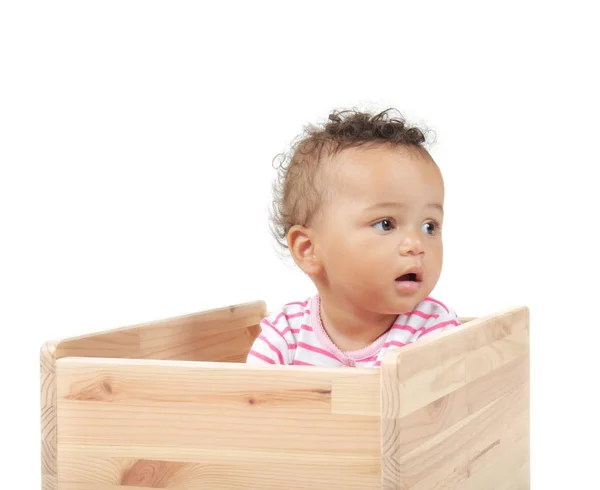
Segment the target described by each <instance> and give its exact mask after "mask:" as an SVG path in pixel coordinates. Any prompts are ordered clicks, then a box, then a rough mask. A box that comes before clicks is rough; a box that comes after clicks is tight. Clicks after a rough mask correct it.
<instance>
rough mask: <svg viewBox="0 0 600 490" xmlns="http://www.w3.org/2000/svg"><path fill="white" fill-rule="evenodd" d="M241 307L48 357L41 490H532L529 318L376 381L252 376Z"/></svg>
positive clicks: (419, 356)
mask: <svg viewBox="0 0 600 490" xmlns="http://www.w3.org/2000/svg"><path fill="white" fill-rule="evenodd" d="M265 315H266V311H265V304H264V302H255V303H248V304H243V305H236V306H231V307H227V308H221V309H218V310H211V311H205V312H200V313H197V314H193V315H188V316H184V317H177V318H171V319H167V320H163V321H158V322H154V323H149V324H143V325H136V326H133V327H127V328H122V329H117V330H112V331H107V332H102V333H98V334H93V335H87V336H83V337H78V338H72V339H66V340H62V341H57V342H47V343H46V344H44V346H43V347H42V350H41V421H42V480H43V481H42V488H43V490H127V489H129V490H133V489H134V488H135V489H138V488H168V489H174V490H175V489H177V490H184V489H186V490H195V489H198V490H199V489H202V490H209V489H214V490H234V489H235V490H238V489H260V490H271V489H272V490H275V489H277V490H295V489H306V488H309V489H311V490H332V489H338V488H340V489H345V490H350V489H361V490H365V489H386V490H387V489H415V490H416V489H440V490H449V489H460V490H467V489H468V490H493V489H497V490H500V489H502V490H508V489H528V488H529V311H528V309H527V308H525V307H521V308H515V309H511V310H508V311H504V312H500V313H497V314H493V315H489V316H486V317H482V318H464V319H462V321H463V325H462V326H461V327H458V328H457V329H455V330H453V331H449V332H443V333H439V334H435V335H434V334H432V335H430V336H429V337H425V338H423V339H422V340H421V341H419V342H417V343H415V344H412V345H409V346H407V347H403V348H400V349H397V350H395V351H392V352H390V353H389V354H388V355H387V357H386V358H385V359H384V362H383V363H382V366H381V368H370V369H366V368H318V367H308V366H264V367H263V366H259V367H250V366H247V365H245V364H244V363H243V361H244V360H245V357H246V353H247V352H248V350H249V348H250V345H251V343H252V341H253V340H254V338H255V337H256V335H257V334H258V332H259V322H260V320H261V318H262V317H263V316H265Z"/></svg>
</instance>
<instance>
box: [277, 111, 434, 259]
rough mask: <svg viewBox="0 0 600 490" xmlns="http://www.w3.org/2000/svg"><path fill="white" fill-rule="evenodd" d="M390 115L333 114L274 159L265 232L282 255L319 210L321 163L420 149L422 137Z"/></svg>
mask: <svg viewBox="0 0 600 490" xmlns="http://www.w3.org/2000/svg"><path fill="white" fill-rule="evenodd" d="M392 112H398V111H397V110H396V109H386V110H384V111H382V112H379V113H377V114H371V113H368V112H360V111H358V110H356V109H353V110H336V111H334V112H332V113H331V114H329V117H328V122H326V123H325V124H324V125H322V126H315V125H312V124H310V125H308V126H306V127H305V128H304V132H303V134H301V135H300V136H299V137H298V138H296V142H295V143H294V144H292V147H291V149H290V151H289V152H288V153H284V154H280V155H278V156H277V157H276V158H275V160H277V159H279V165H278V168H277V170H278V175H277V179H276V181H275V182H274V184H273V205H272V210H271V213H270V218H271V223H270V228H271V233H272V234H273V237H274V238H275V240H276V241H277V242H278V244H279V245H280V246H281V248H282V249H284V250H287V248H288V246H287V234H288V232H289V230H290V228H291V227H292V226H294V225H303V226H308V225H309V224H310V220H311V219H312V218H313V216H314V215H315V214H316V213H317V211H318V210H319V206H320V204H321V201H322V197H323V191H324V189H323V186H319V185H318V179H317V176H318V174H319V171H320V170H321V169H322V167H323V163H324V161H325V159H328V158H329V159H330V158H331V157H333V156H334V155H336V154H338V153H339V152H341V151H342V150H345V149H347V148H356V147H360V146H364V145H368V144H371V145H378V144H389V145H392V146H407V147H416V148H424V145H425V142H426V138H425V134H424V131H423V130H421V129H419V128H417V127H415V126H408V125H407V124H406V121H405V120H404V118H402V116H401V115H400V117H393V116H392V115H391V113H392ZM398 114H399V113H398Z"/></svg>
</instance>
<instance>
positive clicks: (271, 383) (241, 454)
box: [57, 358, 381, 490]
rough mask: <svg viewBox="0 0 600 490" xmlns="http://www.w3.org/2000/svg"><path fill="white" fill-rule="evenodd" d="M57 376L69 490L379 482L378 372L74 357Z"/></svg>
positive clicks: (61, 473) (63, 475)
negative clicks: (78, 488)
mask: <svg viewBox="0 0 600 490" xmlns="http://www.w3.org/2000/svg"><path fill="white" fill-rule="evenodd" d="M57 375H58V376H57V379H58V383H57V401H58V421H59V430H58V448H59V452H58V478H59V481H60V482H61V485H62V483H63V482H65V483H71V484H73V483H81V484H89V485H92V484H95V485H105V486H106V488H111V486H117V487H118V486H119V485H130V486H131V485H134V486H135V485H137V484H138V483H139V482H142V483H143V485H142V483H139V484H140V485H142V486H147V487H149V488H182V489H183V488H203V489H224V490H226V489H234V488H235V489H237V488H248V489H253V488H256V489H258V488H261V489H280V488H286V489H290V490H292V489H300V488H302V489H304V488H306V487H311V488H313V489H315V490H319V489H323V490H326V489H331V488H333V487H335V486H342V487H343V488H347V489H354V488H356V489H359V488H360V489H365V488H378V486H379V485H380V483H379V482H380V461H381V459H380V451H381V446H380V430H381V429H380V416H379V412H378V411H376V410H374V404H373V393H377V392H378V387H379V372H378V370H376V369H352V370H347V369H339V368H323V369H321V368H311V367H299V366H279V367H277V368H273V369H258V368H250V367H248V366H244V365H239V364H222V363H221V364H219V363H198V362H187V361H156V360H130V359H86V358H65V359H61V360H58V361H57ZM352 383H355V384H356V386H358V387H361V386H362V387H363V388H364V389H357V390H354V391H351V390H349V386H350V385H351V384H352ZM371 384H372V385H373V386H371ZM361 407H362V408H361ZM363 408H364V409H363ZM375 408H376V405H375ZM82 488H83V487H82ZM92 488H93V487H92ZM98 488H104V487H102V486H99V487H98ZM119 488H120V487H119Z"/></svg>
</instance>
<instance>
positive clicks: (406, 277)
mask: <svg viewBox="0 0 600 490" xmlns="http://www.w3.org/2000/svg"><path fill="white" fill-rule="evenodd" d="M421 280H422V277H421V274H417V273H416V272H410V273H408V274H403V275H401V276H400V277H397V278H396V281H398V282H421Z"/></svg>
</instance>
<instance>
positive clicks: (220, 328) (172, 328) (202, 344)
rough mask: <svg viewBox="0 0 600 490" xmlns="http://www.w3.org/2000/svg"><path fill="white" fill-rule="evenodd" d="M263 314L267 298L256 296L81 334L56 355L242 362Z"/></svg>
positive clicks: (62, 345) (60, 347) (65, 342)
mask: <svg viewBox="0 0 600 490" xmlns="http://www.w3.org/2000/svg"><path fill="white" fill-rule="evenodd" d="M264 314H265V303H264V301H254V302H250V303H244V304H240V305H233V306H227V307H223V308H215V309H212V310H207V311H202V312H199V313H193V314H190V315H182V316H177V317H173V318H167V319H164V320H158V321H153V322H148V323H141V324H137V325H133V326H128V327H122V328H117V329H113V330H107V331H104V332H99V333H93V334H88V335H82V336H79V337H73V338H70V339H65V340H63V341H61V342H59V343H57V346H56V358H57V359H60V358H63V357H110V358H132V359H137V358H147V359H185V360H192V359H193V360H211V361H221V362H229V361H232V360H234V361H235V362H241V361H243V360H244V359H245V354H246V353H247V350H248V349H249V346H250V344H251V339H252V338H253V336H254V334H255V333H256V325H257V324H258V323H259V322H260V320H261V319H262V317H263V316H264Z"/></svg>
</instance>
